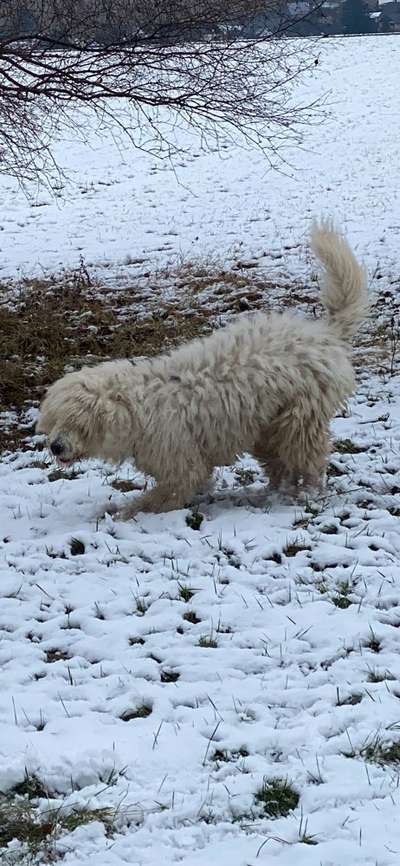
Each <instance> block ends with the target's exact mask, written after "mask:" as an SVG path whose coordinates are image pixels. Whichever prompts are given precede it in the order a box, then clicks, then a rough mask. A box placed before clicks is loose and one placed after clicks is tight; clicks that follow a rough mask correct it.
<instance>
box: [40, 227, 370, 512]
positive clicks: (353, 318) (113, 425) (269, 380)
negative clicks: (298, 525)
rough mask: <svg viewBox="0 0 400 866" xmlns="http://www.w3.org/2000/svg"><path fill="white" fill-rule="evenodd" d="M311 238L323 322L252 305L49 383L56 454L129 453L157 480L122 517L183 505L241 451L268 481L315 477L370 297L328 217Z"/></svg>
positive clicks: (121, 456)
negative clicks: (190, 334) (230, 317)
mask: <svg viewBox="0 0 400 866" xmlns="http://www.w3.org/2000/svg"><path fill="white" fill-rule="evenodd" d="M311 240H312V249H313V252H314V253H315V255H316V256H317V257H318V259H319V260H320V262H321V263H322V265H323V266H324V271H325V274H324V281H323V287H322V292H321V299H322V303H323V305H324V307H325V310H326V312H327V316H326V317H325V318H324V319H322V320H318V321H315V320H314V321H308V320H305V319H303V318H300V317H297V316H294V315H292V314H291V313H288V312H284V313H283V314H277V313H271V314H266V313H257V314H255V315H252V316H244V317H240V318H239V319H237V320H236V321H235V322H233V323H232V324H230V325H228V326H227V327H226V328H224V329H221V330H217V331H215V332H214V333H213V334H211V335H210V336H207V337H204V338H203V339H199V340H194V341H193V342H191V343H188V344H187V345H184V346H182V347H181V348H178V349H175V350H174V351H172V352H170V353H168V354H165V355H161V356H159V357H157V358H155V359H153V360H148V361H140V362H138V363H137V364H132V363H131V362H129V361H109V362H105V363H102V364H99V365H98V366H96V367H83V368H82V369H81V370H80V371H78V372H74V373H68V374H67V375H66V376H64V377H63V378H62V379H60V380H59V381H57V382H55V383H54V384H53V385H52V386H51V387H50V388H49V390H48V392H47V395H46V397H45V399H44V402H43V404H42V407H41V413H40V418H39V421H38V425H37V430H38V432H41V433H46V434H47V436H48V439H49V446H50V450H51V451H52V453H53V454H54V455H55V456H56V457H57V458H58V460H59V461H60V463H64V464H65V463H70V462H71V461H74V460H77V459H79V458H86V457H97V458H101V459H103V460H108V461H112V462H114V463H119V462H121V461H123V460H129V459H133V460H134V461H135V464H136V466H137V467H138V469H140V470H141V471H142V472H144V473H146V474H147V475H151V476H153V477H154V479H155V480H156V486H155V487H154V488H153V489H151V490H149V491H148V492H146V493H144V494H142V495H141V496H139V497H136V498H134V499H133V501H132V502H131V503H130V504H128V506H127V507H126V508H125V510H124V511H123V513H122V515H121V516H123V517H125V518H128V517H131V516H133V515H134V514H136V513H137V512H138V511H167V510H170V509H175V508H182V507H183V506H185V505H187V504H188V503H189V502H190V500H191V499H192V497H193V496H194V495H195V494H196V493H197V492H199V491H201V490H202V489H203V488H204V486H205V485H206V483H207V481H208V480H209V478H210V476H211V473H212V471H213V469H214V467H215V466H221V465H226V464H230V463H232V462H234V460H235V459H236V457H237V455H239V454H240V453H241V452H243V451H249V452H250V453H251V454H253V455H254V457H256V458H257V460H258V461H259V462H260V463H261V465H262V466H263V467H264V468H265V470H266V472H267V474H268V476H269V479H270V484H271V486H273V487H279V486H280V485H281V484H282V483H285V484H289V485H291V487H292V488H293V486H296V485H297V484H298V483H299V481H301V480H302V482H303V484H304V486H308V485H311V486H313V485H316V484H317V485H318V484H320V483H321V481H322V479H323V477H324V470H325V464H326V459H327V455H328V452H329V448H328V444H329V438H328V437H329V423H330V421H331V419H332V417H333V416H334V414H335V412H336V411H337V410H338V409H339V408H340V407H341V406H342V405H343V403H344V401H345V400H346V398H347V397H349V395H350V394H351V393H352V392H353V390H354V387H355V379H354V373H353V368H352V364H351V360H350V347H349V342H350V340H351V337H352V335H353V333H354V331H355V329H356V327H357V326H358V325H359V323H360V321H361V320H362V318H363V316H364V314H365V312H366V310H367V303H368V298H367V286H366V278H365V273H364V271H363V269H362V268H361V267H360V265H359V264H358V263H357V261H356V259H355V257H354V255H353V253H352V251H351V249H350V247H349V246H348V244H347V241H346V240H345V239H344V238H343V237H342V236H341V235H340V234H338V233H337V232H336V231H335V230H334V229H333V227H332V226H331V225H330V223H322V224H321V225H316V226H315V227H314V229H313V232H312V239H311Z"/></svg>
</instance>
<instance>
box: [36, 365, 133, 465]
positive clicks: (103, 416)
mask: <svg viewBox="0 0 400 866" xmlns="http://www.w3.org/2000/svg"><path fill="white" fill-rule="evenodd" d="M118 364H119V362H112V363H105V364H100V365H99V366H98V367H92V368H89V367H84V368H83V369H82V370H79V371H78V372H76V373H67V375H66V376H63V378H62V379H59V380H58V381H57V382H55V383H54V384H53V385H51V386H50V388H49V389H48V391H47V394H46V396H45V398H44V400H43V403H42V405H41V408H40V415H39V419H38V422H37V425H36V432H37V433H45V434H46V435H47V439H48V444H49V449H50V451H51V453H52V454H53V456H54V457H55V458H56V459H57V461H58V462H59V463H60V464H61V465H64V466H66V465H68V464H70V463H72V462H75V461H76V460H79V459H85V458H89V457H97V458H100V459H103V460H109V461H111V462H114V463H118V462H120V461H121V460H123V459H125V458H126V457H128V456H131V455H132V442H131V441H129V440H131V439H132V431H131V426H132V425H131V415H130V408H129V404H128V402H127V400H126V399H125V398H124V395H123V389H121V388H120V387H119V386H120V384H121V383H120V381H119V377H118V375H117V376H115V375H113V374H114V373H115V372H116V369H115V368H117V367H118Z"/></svg>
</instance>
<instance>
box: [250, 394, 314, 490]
mask: <svg viewBox="0 0 400 866" xmlns="http://www.w3.org/2000/svg"><path fill="white" fill-rule="evenodd" d="M252 453H253V454H254V456H255V457H256V458H257V460H258V461H259V462H260V464H261V465H262V467H263V468H264V469H265V471H266V473H267V474H268V476H269V480H270V485H271V487H273V488H275V489H276V488H280V487H285V488H286V489H287V490H289V491H291V492H295V491H296V489H297V488H298V487H299V484H300V482H301V484H302V487H303V489H305V488H318V489H319V490H320V489H321V488H322V487H323V482H324V477H325V469H326V461H327V456H328V453H329V437H328V424H327V423H326V422H325V421H324V419H322V418H321V416H320V414H319V413H318V411H317V410H313V407H312V406H310V405H309V404H305V405H304V406H303V404H298V405H293V406H291V407H290V409H287V410H285V411H284V412H282V413H281V414H280V415H279V417H278V418H276V419H275V421H274V422H273V423H272V424H271V425H270V426H269V427H268V428H267V429H266V430H265V432H264V434H263V436H262V437H260V438H259V441H258V442H257V444H256V446H255V448H253V452H252Z"/></svg>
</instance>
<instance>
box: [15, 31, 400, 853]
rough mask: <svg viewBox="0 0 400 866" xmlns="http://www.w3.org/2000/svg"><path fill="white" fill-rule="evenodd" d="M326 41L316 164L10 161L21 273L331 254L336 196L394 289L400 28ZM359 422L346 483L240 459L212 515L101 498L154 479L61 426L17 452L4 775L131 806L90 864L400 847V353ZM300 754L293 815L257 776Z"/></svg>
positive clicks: (356, 403)
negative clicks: (60, 463) (265, 800)
mask: <svg viewBox="0 0 400 866" xmlns="http://www.w3.org/2000/svg"><path fill="white" fill-rule="evenodd" d="M321 45H322V47H321V55H322V59H321V67H322V71H321V73H320V72H318V74H317V77H316V79H315V80H314V83H313V85H312V87H313V88H314V91H315V93H314V95H315V94H316V93H317V92H323V91H325V90H326V89H327V87H332V89H333V90H334V97H332V99H331V110H332V118H331V120H330V122H329V123H327V124H326V125H323V126H320V127H318V128H315V129H314V130H312V131H311V133H310V136H309V137H308V141H307V147H308V150H307V151H302V152H300V153H299V154H297V156H296V160H297V161H298V163H299V164H300V165H299V171H298V173H297V174H294V173H293V176H291V175H282V174H279V175H276V174H271V173H267V172H266V171H264V167H263V161H262V159H261V157H260V156H256V155H254V153H253V154H246V153H240V152H236V151H231V152H229V153H227V154H226V157H225V159H224V160H222V161H221V160H219V159H218V158H217V156H216V155H215V154H214V155H209V156H206V155H204V154H201V153H199V155H198V156H197V157H196V156H195V155H194V154H191V156H190V157H187V158H186V159H185V160H184V164H183V165H182V167H181V171H180V172H179V179H180V180H181V185H180V184H178V183H177V181H176V178H175V177H174V175H173V173H172V172H171V171H170V169H169V168H167V167H165V166H164V167H159V168H158V169H157V172H155V171H154V172H152V168H151V167H152V161H151V160H150V159H148V158H145V157H144V156H143V155H137V154H136V155H134V154H131V153H126V154H125V155H124V158H123V159H122V157H121V155H118V153H117V152H116V151H115V149H113V147H112V145H111V143H110V142H103V143H102V144H101V145H100V144H98V143H97V144H95V145H93V148H92V150H91V151H88V150H86V149H85V148H84V147H83V146H82V145H80V144H79V143H76V142H75V143H74V142H72V143H71V146H70V147H69V148H68V151H66V152H65V153H66V154H67V156H68V160H69V167H70V170H71V171H72V172H76V174H75V178H76V184H75V186H74V185H73V184H70V185H69V186H68V188H66V190H65V198H64V200H63V201H62V203H60V200H59V201H58V203H57V204H55V203H54V202H52V201H51V199H50V198H49V197H48V196H47V193H46V194H45V193H41V198H40V201H39V203H41V204H42V207H36V208H34V207H31V206H30V205H29V204H28V203H27V202H26V200H24V199H23V197H21V195H20V194H19V193H18V192H16V190H15V188H14V187H13V184H12V183H11V182H10V181H9V180H8V181H5V180H4V179H3V180H2V181H1V185H2V192H3V203H4V210H3V214H4V215H3V229H4V232H3V234H2V238H3V244H2V266H3V271H2V273H3V275H17V274H18V273H19V272H24V273H27V274H31V273H34V272H35V268H36V267H39V264H40V266H43V267H44V268H45V269H49V270H51V269H53V268H54V269H58V268H59V267H60V265H61V264H62V265H63V266H64V265H74V264H76V263H77V262H78V260H79V255H80V253H81V252H83V253H84V255H85V259H86V261H87V262H88V264H90V265H91V264H92V263H94V265H97V266H98V267H99V270H101V266H102V265H104V264H105V263H107V265H109V268H108V270H110V271H111V272H112V273H113V274H114V275H116V276H118V275H121V273H126V272H127V271H128V270H129V266H128V265H125V266H124V265H123V259H124V257H126V255H127V254H128V253H129V255H131V256H132V257H133V258H145V259H146V264H145V265H144V267H149V266H150V265H149V262H150V263H151V267H153V266H154V264H160V265H165V264H166V263H167V262H168V261H175V260H177V259H179V257H180V256H184V257H185V256H194V255H195V256H199V257H201V256H207V255H208V254H210V255H215V254H218V255H221V256H222V257H223V258H226V259H229V257H230V256H231V255H232V250H233V249H234V247H235V245H237V244H239V243H240V244H242V247H241V255H243V254H244V253H245V254H246V256H254V257H258V259H259V263H260V268H264V269H267V270H268V269H270V270H271V271H273V272H274V273H276V274H277V275H281V273H282V268H286V269H287V272H288V273H292V274H293V273H296V272H303V271H304V272H308V273H309V272H310V267H312V265H311V262H310V260H309V255H308V252H307V250H306V247H305V241H306V229H307V228H308V224H309V221H310V218H311V217H312V216H313V215H315V214H318V213H319V212H320V211H321V210H323V211H324V213H329V214H330V215H333V216H336V217H337V219H338V220H339V221H340V222H341V223H342V224H343V226H344V228H345V230H346V232H347V233H348V234H349V236H350V239H351V240H352V242H353V243H354V244H355V246H356V247H357V250H358V252H359V253H360V254H362V256H363V258H364V259H365V260H366V262H367V263H368V265H369V267H370V269H371V270H373V271H374V272H375V276H376V269H377V266H378V265H379V270H380V273H381V275H382V277H383V279H382V280H381V281H380V284H381V288H382V287H383V288H382V290H383V291H384V289H385V288H387V287H388V286H389V277H397V275H398V271H397V270H396V264H395V263H396V258H397V237H398V231H399V227H400V214H399V213H398V192H397V184H396V168H397V164H398V154H397V141H396V137H395V136H394V135H393V115H394V111H395V108H394V106H395V105H397V91H398V60H397V55H396V51H398V50H399V49H398V48H397V46H398V45H400V43H398V42H396V41H395V38H391V37H386V38H385V39H379V38H376V39H374V38H365V39H364V40H363V39H360V40H351V42H346V41H345V40H343V41H341V40H333V41H332V42H329V41H328V40H324V42H323V43H321ZM318 69H319V67H318ZM395 82H396V91H395V90H394V87H395ZM377 93H379V96H380V98H379V100H377V98H376V94H377ZM310 95H311V93H310ZM64 147H65V145H64ZM133 160H134V162H133ZM105 178H106V179H107V183H109V184H110V185H109V186H102V184H101V181H104V179H105ZM92 181H93V186H91V185H90V184H91V183H92ZM85 184H86V187H85V189H86V193H85V195H84V197H83V198H82V189H83V188H84V185H85ZM183 184H184V186H183ZM298 244H301V245H302V246H301V247H300V248H299V247H298ZM286 246H289V247H290V249H286ZM282 247H285V249H284V251H283V252H282ZM264 253H265V255H264ZM282 255H284V259H282V258H276V256H282ZM274 256H275V257H274ZM374 285H376V283H375V282H374ZM32 414H34V413H32ZM333 437H334V439H335V440H336V444H335V445H334V453H333V456H332V460H331V472H330V477H329V482H328V489H327V492H326V495H325V496H323V497H322V498H320V499H318V500H315V501H310V502H304V503H303V504H299V503H298V504H296V503H291V502H284V501H282V500H281V499H279V497H276V496H275V497H274V496H272V495H271V494H269V493H268V490H267V489H266V486H265V480H264V479H263V477H262V475H261V472H260V470H259V468H258V466H257V464H256V463H255V462H254V461H253V460H252V459H251V458H250V457H247V456H244V457H243V458H242V460H241V461H240V463H239V466H235V467H221V468H220V469H219V470H218V471H217V473H216V493H215V496H214V499H213V501H209V500H207V499H206V500H204V501H203V502H202V503H201V504H200V510H201V512H202V513H203V514H204V520H203V522H202V524H201V527H200V529H199V530H197V531H196V530H194V529H191V528H190V527H189V526H188V525H187V523H186V516H187V512H186V511H177V512H173V513H169V514H165V515H144V514H141V515H139V516H138V518H137V520H135V521H131V522H129V523H121V522H119V521H114V520H113V519H112V518H111V517H107V518H106V519H104V520H100V521H99V520H98V519H97V517H96V514H97V512H98V510H99V508H100V506H101V504H105V503H106V502H107V501H109V500H110V499H112V500H115V501H116V502H122V500H123V499H124V494H122V493H119V492H118V491H116V489H115V488H114V487H113V486H112V485H113V482H114V481H115V480H116V479H121V478H124V479H130V480H132V481H135V482H137V483H138V484H142V483H144V479H143V478H142V477H141V476H140V475H138V473H137V472H136V471H135V469H134V468H133V467H131V466H124V467H122V468H121V469H119V470H118V471H116V470H115V469H114V468H112V467H105V466H104V465H102V464H100V463H96V462H94V461H88V462H84V463H81V464H79V465H78V466H77V467H75V468H74V471H72V470H71V471H67V472H65V473H64V474H63V477H59V478H58V479H56V480H50V479H51V477H52V476H51V472H52V471H53V470H54V466H53V465H52V463H51V461H50V458H49V456H48V455H47V452H46V451H40V450H39V448H38V445H39V443H40V439H39V437H33V438H32V439H31V440H29V441H28V443H27V446H26V448H25V450H20V451H18V452H15V453H13V454H8V455H5V456H4V457H3V460H2V463H1V465H0V635H1V643H0V791H4V792H7V791H10V789H11V788H12V786H13V785H15V784H16V783H18V782H21V781H22V780H23V778H24V774H25V773H26V772H28V773H30V774H35V775H36V776H37V777H38V778H39V779H40V780H41V782H42V783H43V784H44V785H45V786H46V787H47V788H48V790H49V792H50V794H51V796H52V798H54V800H55V802H56V803H59V804H61V803H62V804H63V806H64V807H68V806H76V807H79V806H89V807H90V808H98V807H100V806H101V807H104V806H110V807H111V808H112V809H115V833H114V835H112V836H111V837H110V836H108V835H107V834H106V832H105V828H104V826H103V824H102V823H101V822H93V823H90V824H87V825H86V826H84V827H80V828H78V829H77V830H75V831H74V832H73V833H70V834H66V835H65V836H64V837H63V838H62V839H61V840H60V841H59V842H58V843H57V845H58V848H59V851H60V852H61V853H63V854H64V855H65V856H64V861H63V862H64V863H65V864H67V866H78V864H83V863H84V864H85V866H86V864H88V866H91V864H93V866H94V864H96V866H99V864H101V866H121V864H124V863H129V864H130V866H147V864H149V866H156V864H157V866H158V864H160V863H165V864H167V866H169V864H177V863H180V864H182V866H208V864H213V863H220V864H223V866H225V864H228V863H229V866H256V864H257V863H259V864H260V866H263V864H268V866H269V864H272V863H273V864H275V863H276V864H277V866H293V863H294V862H296V864H298V866H343V864H344V863H351V864H353V866H356V864H357V866H397V864H398V862H399V854H400V827H399V822H398V811H399V804H400V793H399V786H398V766H397V765H396V763H390V762H387V761H382V762H379V761H377V760H375V761H374V760H370V759H369V758H368V752H367V753H366V750H367V749H368V747H370V748H371V749H372V753H373V755H375V757H376V756H377V755H378V756H379V754H380V753H379V748H378V746H379V747H380V748H381V749H382V748H383V747H385V746H388V745H391V744H392V743H397V742H398V741H399V717H400V703H399V698H400V687H399V684H398V680H399V677H400V656H399V652H398V647H399V631H398V630H399V627H400V597H399V577H400V566H399V557H400V535H399V519H398V518H399V515H400V502H399V492H400V384H399V378H398V376H397V377H396V376H393V377H389V376H387V375H384V374H379V373H377V372H371V371H370V370H362V371H361V372H360V376H359V387H358V391H357V394H356V395H355V396H354V398H353V399H352V401H351V403H350V406H349V411H348V413H346V414H345V415H343V416H340V417H337V418H336V419H335V420H334V422H333ZM349 441H350V444H349ZM351 443H352V444H351ZM357 446H358V447H357ZM240 469H248V470H249V471H250V470H251V472H252V473H253V476H251V474H250V476H249V477H250V482H251V478H252V477H253V481H252V482H251V483H250V484H249V485H248V486H247V487H246V486H244V485H243V484H242V481H243V473H241V472H240V471H239V470H240ZM49 476H50V477H49ZM128 495H136V494H135V493H131V494H128ZM73 539H77V540H78V541H80V542H81V545H80V548H79V546H78V548H79V550H78V552H76V549H77V545H76V543H75V547H74V545H72V547H71V543H72V541H73ZM73 550H74V553H73V552H72V551H73ZM79 551H80V552H79ZM190 594H191V597H190V598H188V597H189V596H190ZM187 614H189V617H186V616H185V615H187ZM193 614H195V616H193ZM207 643H209V644H211V645H207ZM204 644H205V645H204ZM215 644H216V645H215ZM143 708H145V713H146V714H144V713H143ZM135 711H139V714H140V713H141V715H139V717H137V718H132V717H131V718H130V720H124V719H123V718H122V717H123V716H124V714H126V715H127V716H128V717H129V715H130V714H131V715H132V714H134V713H135ZM216 752H217V755H216V754H215V753H216ZM276 777H277V778H283V779H287V780H288V781H289V782H290V783H291V784H292V785H293V787H294V788H295V790H297V791H298V793H299V796H300V800H299V805H298V806H297V807H296V808H295V809H294V810H293V811H292V812H291V813H290V814H289V815H287V816H286V817H278V818H275V819H273V818H269V817H268V816H266V815H265V814H264V813H263V810H262V808H261V807H260V805H259V804H258V803H257V801H256V799H255V794H256V792H257V791H258V790H259V789H260V788H261V786H262V784H263V780H264V779H265V778H268V779H269V778H276ZM41 808H43V809H45V808H48V803H47V800H43V801H42V803H41ZM307 842H308V843H309V844H307ZM11 848H12V849H13V850H14V849H15V845H14V846H11Z"/></svg>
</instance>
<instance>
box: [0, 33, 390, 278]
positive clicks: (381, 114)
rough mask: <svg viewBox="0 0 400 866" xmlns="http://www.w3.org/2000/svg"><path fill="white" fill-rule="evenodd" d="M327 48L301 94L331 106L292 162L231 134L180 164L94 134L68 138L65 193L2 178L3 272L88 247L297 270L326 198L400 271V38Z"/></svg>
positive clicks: (375, 253)
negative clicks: (230, 142) (83, 139)
mask: <svg viewBox="0 0 400 866" xmlns="http://www.w3.org/2000/svg"><path fill="white" fill-rule="evenodd" d="M316 53H318V54H319V55H320V60H319V65H318V66H317V67H316V68H315V74H314V75H313V78H312V79H311V80H309V81H308V82H307V83H306V84H305V85H304V87H303V90H300V91H299V101H302V100H303V101H304V102H307V103H309V102H311V101H313V100H314V99H316V98H319V97H321V96H322V97H323V98H324V99H325V101H326V108H327V110H328V118H327V120H326V122H324V123H323V124H321V125H317V126H315V127H314V128H312V129H310V130H309V131H308V132H307V133H306V138H305V142H304V149H302V150H294V151H292V152H289V153H287V154H286V156H287V159H288V165H286V166H283V171H282V173H274V172H271V171H270V170H269V169H268V162H267V160H266V159H265V158H264V157H263V156H262V155H261V154H257V153H254V152H243V151H240V150H235V149H234V148H232V147H228V148H227V149H226V150H223V151H222V158H221V159H220V158H219V157H218V155H217V154H215V153H211V154H205V153H202V151H201V149H200V144H199V142H197V143H194V145H193V146H192V148H191V152H190V154H189V155H188V156H187V157H183V158H182V160H180V161H178V163H177V164H175V166H174V167H173V168H172V167H171V166H170V165H169V164H168V163H167V162H157V160H155V159H153V158H151V157H146V156H145V155H144V154H142V153H140V152H138V151H134V150H133V149H132V148H131V146H130V145H128V143H127V142H125V143H122V144H121V148H122V149H121V148H120V149H118V148H117V147H116V145H115V143H114V141H113V140H112V139H111V137H110V138H109V139H104V140H103V141H99V140H98V139H96V138H95V136H93V137H92V139H91V142H90V147H87V146H85V145H84V144H82V143H80V142H79V141H75V140H72V141H71V140H68V141H62V142H61V143H60V144H59V145H58V147H57V148H56V155H57V157H58V158H59V161H60V162H61V164H62V165H63V166H64V167H65V168H66V170H67V172H68V174H69V178H70V181H69V182H65V184H64V185H63V186H62V188H61V189H58V190H57V192H56V195H57V197H56V198H54V197H52V196H51V195H50V193H47V192H45V191H43V190H40V191H39V192H38V191H37V189H36V187H35V188H32V189H31V193H32V200H31V201H30V203H29V205H28V204H27V202H26V200H25V198H24V195H23V194H22V192H20V191H19V190H18V188H17V187H16V184H15V183H14V182H12V181H11V180H10V179H5V178H0V195H1V199H2V215H1V221H0V265H1V269H0V277H8V276H9V275H15V274H25V275H28V276H30V275H31V274H32V273H33V272H34V271H35V272H38V273H41V270H42V268H44V269H45V270H48V269H50V270H57V271H58V270H59V269H60V268H62V267H65V266H75V265H76V264H78V263H79V258H80V256H81V255H83V257H84V258H85V260H86V262H87V263H88V265H89V266H90V267H92V268H93V267H98V268H100V270H103V269H104V266H107V268H108V269H109V268H111V269H112V270H113V272H115V271H117V272H122V273H124V274H127V275H130V276H132V275H134V274H136V273H138V272H140V271H143V270H145V271H148V270H149V269H150V270H153V269H154V267H156V266H159V265H165V263H167V262H173V263H175V262H176V261H177V259H180V257H181V256H183V257H184V258H185V259H186V258H188V257H189V258H193V257H195V258H196V257H200V258H204V257H206V258H207V257H210V256H211V257H213V258H215V257H216V256H217V257H219V258H220V259H222V260H224V259H228V260H229V259H231V258H232V257H233V258H234V257H235V256H236V255H237V254H238V253H239V255H246V256H250V257H254V258H256V259H257V260H258V261H259V263H260V265H261V266H262V267H264V268H266V269H268V271H270V272H278V273H280V272H282V270H283V271H284V272H285V273H289V274H293V272H294V270H298V269H300V270H302V269H303V270H304V268H305V267H306V262H303V266H302V263H301V261H300V262H299V249H298V245H299V244H300V245H302V244H304V242H305V240H306V236H307V234H308V226H309V222H310V219H311V218H312V217H314V216H315V215H317V216H318V215H319V214H320V213H321V212H324V213H325V212H326V211H328V212H329V213H331V214H332V215H334V216H335V217H336V218H337V219H338V221H339V222H340V223H341V224H342V225H343V227H344V229H345V230H346V232H347V233H348V234H349V237H350V240H351V242H352V243H353V244H354V245H355V246H356V247H357V250H358V251H359V252H360V254H361V255H362V257H363V258H364V259H365V260H366V262H367V264H368V265H369V267H370V269H371V271H372V272H373V271H375V269H376V267H377V265H379V266H380V267H381V268H383V269H384V271H385V272H389V273H393V274H394V276H397V273H398V270H397V250H398V237H399V231H400V203H399V193H398V186H399V184H398V182H397V181H398V160H399V156H398V136H397V134H396V128H397V127H396V117H397V116H398V111H399V100H400V94H399V86H398V82H399V76H400V42H399V40H398V39H397V37H396V36H385V37H369V38H368V39H363V38H359V39H358V38H357V39H351V40H341V39H333V40H325V39H324V40H321V41H320V42H319V43H318V44H317V46H316ZM282 246H284V247H285V252H284V257H283V258H282ZM303 257H304V252H303ZM300 258H301V257H300ZM138 259H139V262H137V261H136V260H138ZM132 260H133V261H136V264H131V265H130V266H127V265H125V262H126V261H132ZM107 272H108V271H107Z"/></svg>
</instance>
